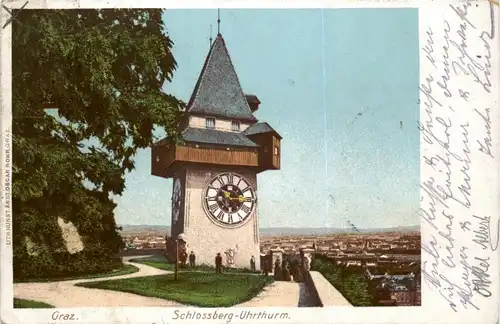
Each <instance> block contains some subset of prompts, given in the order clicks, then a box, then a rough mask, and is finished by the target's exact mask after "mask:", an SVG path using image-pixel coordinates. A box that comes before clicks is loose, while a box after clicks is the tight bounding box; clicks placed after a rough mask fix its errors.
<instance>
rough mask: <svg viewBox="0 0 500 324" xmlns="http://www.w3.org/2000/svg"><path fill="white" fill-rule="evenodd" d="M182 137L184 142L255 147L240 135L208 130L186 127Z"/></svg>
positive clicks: (255, 145)
mask: <svg viewBox="0 0 500 324" xmlns="http://www.w3.org/2000/svg"><path fill="white" fill-rule="evenodd" d="M182 137H183V138H184V140H185V141H186V142H192V143H206V144H219V145H231V146H243V147H257V146H258V145H257V144H255V143H254V142H252V141H251V140H250V139H249V138H248V137H246V136H245V135H244V134H242V133H235V132H224V131H220V130H216V129H209V128H195V127H188V128H186V129H185V130H184V131H183V132H182Z"/></svg>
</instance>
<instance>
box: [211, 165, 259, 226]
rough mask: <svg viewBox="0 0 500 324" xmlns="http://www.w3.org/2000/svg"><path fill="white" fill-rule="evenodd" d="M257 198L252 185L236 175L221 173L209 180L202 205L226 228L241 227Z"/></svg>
mask: <svg viewBox="0 0 500 324" xmlns="http://www.w3.org/2000/svg"><path fill="white" fill-rule="evenodd" d="M256 200H257V196H256V194H255V191H254V189H253V188H252V185H251V184H250V182H249V181H248V180H246V179H245V178H244V177H243V176H241V175H239V174H236V173H229V172H228V173H221V174H218V175H217V176H215V177H214V178H212V180H210V182H209V184H208V186H207V188H206V189H205V196H204V199H203V204H204V207H205V210H206V212H207V214H208V215H209V216H210V217H211V218H212V219H213V220H214V221H215V222H217V223H219V224H222V225H226V226H238V225H241V224H242V223H243V222H244V221H245V220H246V219H248V217H249V216H250V215H251V213H252V211H253V210H254V208H255V204H256Z"/></svg>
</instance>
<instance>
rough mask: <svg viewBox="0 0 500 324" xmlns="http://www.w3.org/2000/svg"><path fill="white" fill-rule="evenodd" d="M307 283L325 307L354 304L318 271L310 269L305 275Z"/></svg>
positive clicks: (308, 287)
mask: <svg viewBox="0 0 500 324" xmlns="http://www.w3.org/2000/svg"><path fill="white" fill-rule="evenodd" d="M305 283H306V285H307V289H308V290H309V293H310V294H311V295H312V296H314V298H317V299H318V303H319V305H321V306H323V307H332V306H352V305H351V304H350V303H349V302H348V301H347V299H346V298H345V297H344V296H343V295H342V294H341V293H340V292H339V291H338V290H337V289H336V288H335V287H334V286H333V285H332V284H331V283H330V282H329V281H328V280H326V278H325V277H323V275H322V274H321V273H319V272H317V271H309V273H307V274H306V275H305Z"/></svg>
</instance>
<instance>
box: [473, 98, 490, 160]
mask: <svg viewBox="0 0 500 324" xmlns="http://www.w3.org/2000/svg"><path fill="white" fill-rule="evenodd" d="M474 111H475V112H476V113H477V114H478V115H479V116H480V117H481V118H482V119H483V121H484V127H485V128H486V136H485V137H484V138H483V142H481V141H479V140H478V141H477V143H478V144H479V151H481V152H483V153H484V154H486V155H488V156H490V157H491V158H493V154H491V141H492V138H491V118H490V109H489V108H486V109H485V112H484V114H483V113H481V112H480V111H479V110H477V109H474Z"/></svg>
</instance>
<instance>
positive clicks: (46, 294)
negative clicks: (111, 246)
mask: <svg viewBox="0 0 500 324" xmlns="http://www.w3.org/2000/svg"><path fill="white" fill-rule="evenodd" d="M132 258H134V257H124V258H123V263H125V264H132V265H134V266H136V267H137V268H139V271H137V272H135V273H131V274H126V275H121V276H115V277H107V278H93V279H77V280H68V281H57V282H44V283H16V284H14V296H15V297H16V298H21V299H30V300H36V301H41V302H44V303H47V304H50V305H53V306H55V307H62V308H65V307H127V306H128V307H134V306H135V307H169V306H170V307H186V306H187V305H183V304H180V303H177V302H175V301H170V300H165V299H160V298H154V297H145V296H140V295H135V294H131V293H125V292H119V291H111V290H104V289H93V288H85V287H77V286H75V284H77V283H82V282H95V281H103V280H115V279H127V278H136V277H145V276H156V275H161V274H167V273H172V271H166V270H160V269H157V268H153V267H150V266H148V265H146V264H141V263H131V262H129V261H128V260H130V259H132ZM303 285H304V284H302V283H300V284H299V283H296V282H286V281H277V282H274V283H272V284H270V285H268V286H267V287H266V288H264V290H263V291H262V292H261V293H260V294H259V295H257V296H256V297H254V298H253V299H252V300H249V301H247V302H244V303H241V304H239V305H236V307H266V306H269V307H272V306H282V307H297V306H309V305H308V304H307V300H308V298H307V294H306V293H305V289H304V288H305V287H304V286H303Z"/></svg>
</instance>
